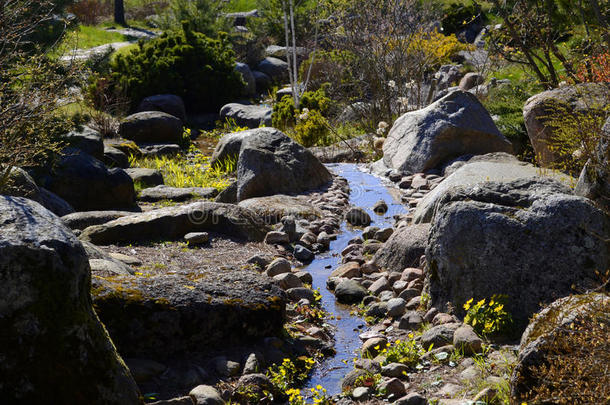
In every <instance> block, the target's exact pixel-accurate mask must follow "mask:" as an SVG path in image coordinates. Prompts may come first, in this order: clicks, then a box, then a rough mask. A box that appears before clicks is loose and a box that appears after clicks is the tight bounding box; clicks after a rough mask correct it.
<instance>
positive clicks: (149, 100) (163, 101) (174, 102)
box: [138, 94, 186, 122]
mask: <svg viewBox="0 0 610 405" xmlns="http://www.w3.org/2000/svg"><path fill="white" fill-rule="evenodd" d="M144 111H161V112H164V113H166V114H169V115H173V116H174V117H176V118H180V119H181V120H182V122H186V109H185V108H184V101H182V98H181V97H180V96H176V95H174V94H157V95H154V96H150V97H146V98H145V99H144V100H142V101H141V102H140V105H139V106H138V112H144Z"/></svg>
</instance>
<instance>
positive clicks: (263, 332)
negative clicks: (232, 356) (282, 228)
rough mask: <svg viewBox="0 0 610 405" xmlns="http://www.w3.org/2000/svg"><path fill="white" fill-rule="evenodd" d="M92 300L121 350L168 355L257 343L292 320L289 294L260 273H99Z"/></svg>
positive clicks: (151, 355) (131, 353)
mask: <svg viewBox="0 0 610 405" xmlns="http://www.w3.org/2000/svg"><path fill="white" fill-rule="evenodd" d="M92 295H93V302H94V305H95V308H96V312H97V313H98V315H99V317H100V319H101V320H102V322H103V323H104V325H105V326H106V328H107V329H108V332H109V333H110V335H111V336H112V338H113V341H114V343H115V344H116V346H117V348H118V350H119V352H120V353H121V354H123V355H124V356H132V357H143V358H151V359H155V360H165V359H166V358H169V357H170V356H174V355H176V354H179V353H184V352H205V351H206V350H208V349H211V348H214V347H226V346H227V345H231V344H241V343H251V342H252V340H255V339H258V338H263V337H266V336H274V335H277V334H279V333H280V332H281V330H282V327H283V324H284V322H285V305H286V302H285V299H284V293H283V292H282V291H281V290H280V288H279V287H278V286H277V285H276V284H275V283H273V281H272V280H271V279H269V278H268V277H265V276H264V275H260V274H258V273H257V272H255V271H245V270H219V269H214V270H213V271H206V272H198V273H196V274H195V273H193V274H172V275H164V274H157V275H152V276H148V275H147V277H109V278H102V277H94V278H93V281H92Z"/></svg>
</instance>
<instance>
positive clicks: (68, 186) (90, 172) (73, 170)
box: [44, 148, 136, 211]
mask: <svg viewBox="0 0 610 405" xmlns="http://www.w3.org/2000/svg"><path fill="white" fill-rule="evenodd" d="M44 185H45V187H46V188H48V189H49V190H50V191H52V192H54V193H55V194H57V195H59V196H60V197H61V198H63V199H64V200H66V201H67V202H68V203H69V204H70V205H72V206H73V207H74V208H75V209H76V210H78V211H95V210H104V209H117V208H130V207H132V206H133V204H134V202H135V197H136V193H135V190H134V186H133V181H132V180H131V177H129V175H128V174H127V173H125V171H124V170H123V169H118V168H114V169H108V168H107V167H106V166H104V164H103V163H102V162H100V161H99V160H97V159H95V158H94V157H93V156H91V155H89V154H87V153H85V152H82V151H80V150H78V149H74V148H66V149H64V154H63V156H62V157H61V159H60V161H59V164H58V165H57V167H56V169H55V171H54V172H53V173H52V174H51V175H50V176H49V177H48V178H46V179H45V184H44Z"/></svg>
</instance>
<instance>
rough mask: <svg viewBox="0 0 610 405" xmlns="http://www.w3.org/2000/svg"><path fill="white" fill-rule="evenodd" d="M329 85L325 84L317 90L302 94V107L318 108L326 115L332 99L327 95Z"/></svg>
mask: <svg viewBox="0 0 610 405" xmlns="http://www.w3.org/2000/svg"><path fill="white" fill-rule="evenodd" d="M327 88H328V86H327V85H323V86H322V87H320V88H319V89H318V90H316V91H306V92H305V93H303V96H301V108H307V109H309V110H317V111H319V112H320V114H322V115H324V116H326V114H327V113H328V111H329V110H330V107H331V100H330V98H328V97H327V96H326V89H327Z"/></svg>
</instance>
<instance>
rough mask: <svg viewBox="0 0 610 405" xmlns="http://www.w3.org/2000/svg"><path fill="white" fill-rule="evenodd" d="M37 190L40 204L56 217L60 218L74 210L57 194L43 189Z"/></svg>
mask: <svg viewBox="0 0 610 405" xmlns="http://www.w3.org/2000/svg"><path fill="white" fill-rule="evenodd" d="M39 189H40V204H41V205H42V206H43V207H45V208H46V209H48V210H49V211H51V212H52V213H53V214H55V215H57V216H58V217H62V216H64V215H68V214H72V213H73V212H74V208H72V206H71V205H70V204H69V203H68V202H67V201H66V200H64V199H63V198H61V197H60V196H58V195H57V194H55V193H52V192H50V191H49V190H47V189H46V188H44V187H39Z"/></svg>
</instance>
